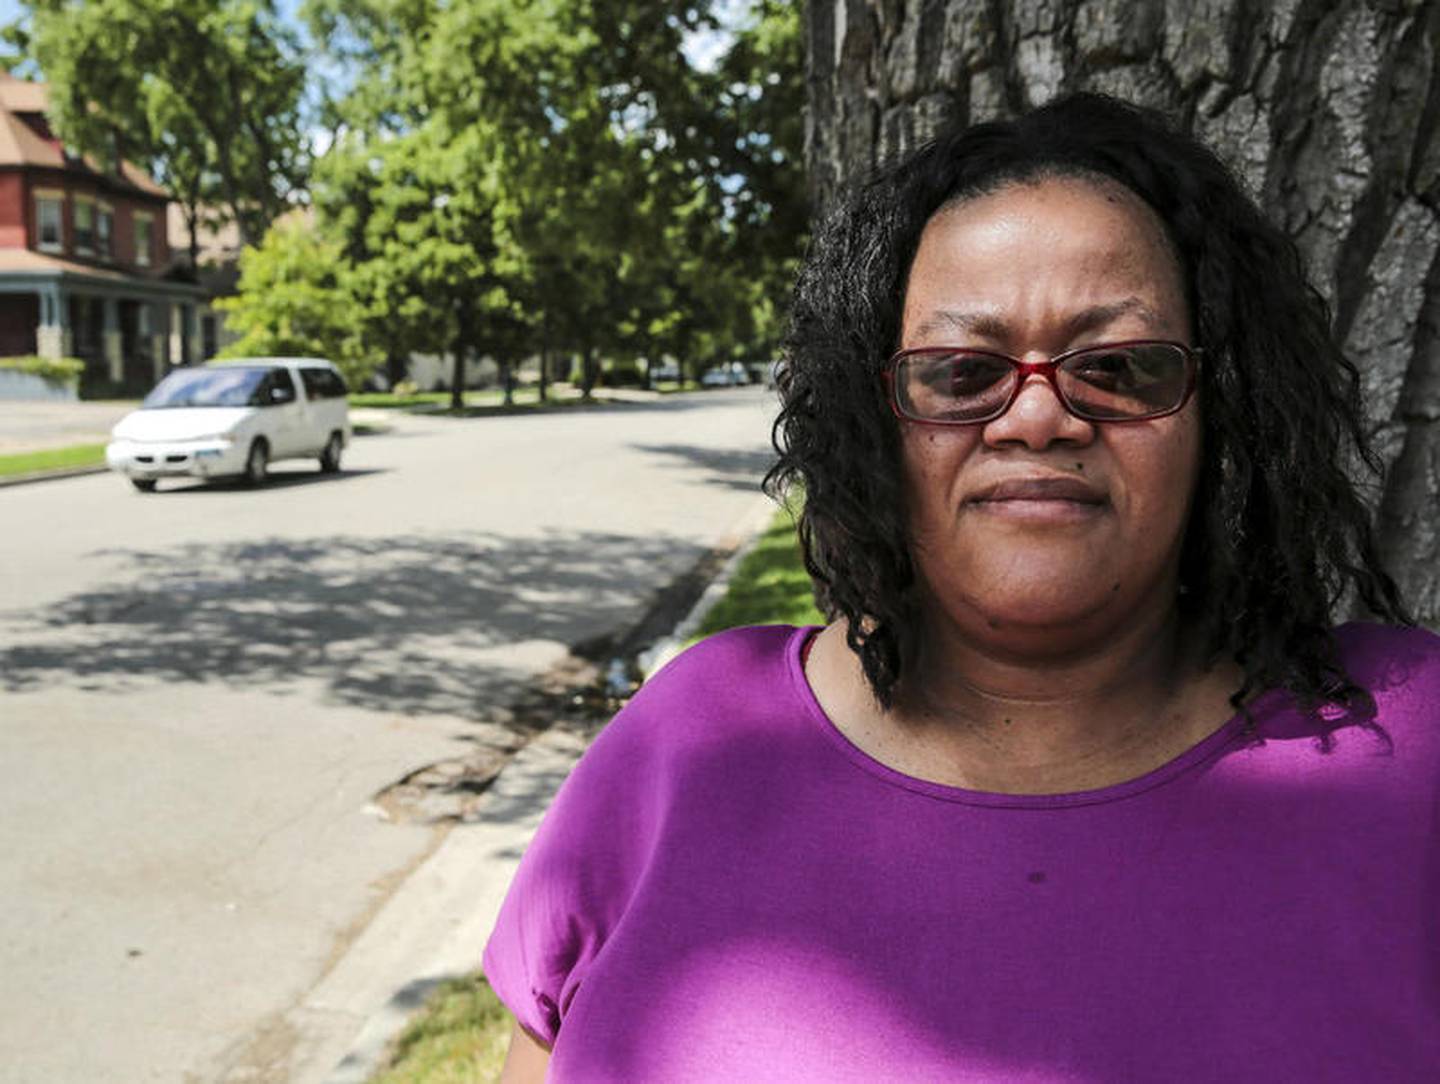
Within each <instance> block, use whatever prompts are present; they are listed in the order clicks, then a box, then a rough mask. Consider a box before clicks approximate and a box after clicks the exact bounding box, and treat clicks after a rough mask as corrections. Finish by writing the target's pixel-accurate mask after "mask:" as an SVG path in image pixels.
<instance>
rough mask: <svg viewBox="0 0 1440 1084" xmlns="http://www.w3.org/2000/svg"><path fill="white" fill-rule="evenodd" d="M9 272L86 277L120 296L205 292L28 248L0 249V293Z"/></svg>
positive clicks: (191, 296)
mask: <svg viewBox="0 0 1440 1084" xmlns="http://www.w3.org/2000/svg"><path fill="white" fill-rule="evenodd" d="M11 275H16V276H33V275H41V276H45V277H46V278H51V277H54V278H60V277H62V276H67V275H68V276H75V277H76V278H79V279H85V280H88V282H89V283H90V286H91V289H92V290H94V289H98V290H101V291H108V292H110V293H112V294H114V293H116V292H119V293H120V294H121V295H122V296H132V297H133V296H141V297H144V296H150V297H158V298H169V299H172V300H174V299H176V298H179V299H181V300H184V299H186V298H189V299H192V300H193V299H194V298H196V297H199V296H201V295H203V294H204V290H203V289H202V288H201V287H199V286H197V285H195V284H194V283H188V282H176V281H174V280H172V279H169V278H166V277H164V276H163V275H161V274H159V273H155V274H150V275H143V274H136V273H134V272H125V271H119V270H116V269H115V268H110V267H96V266H95V265H94V264H88V263H80V262H79V261H77V260H67V259H65V257H63V256H51V255H48V254H46V253H44V252H36V251H34V250H33V249H28V248H0V293H3V292H6V291H5V290H4V289H3V284H4V282H5V280H6V278H7V277H9V276H11ZM82 289H83V287H82Z"/></svg>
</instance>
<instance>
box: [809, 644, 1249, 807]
mask: <svg viewBox="0 0 1440 1084" xmlns="http://www.w3.org/2000/svg"><path fill="white" fill-rule="evenodd" d="M820 628H821V626H819V625H807V626H804V627H802V628H797V629H796V630H795V631H794V633H793V634H792V635H791V637H790V639H789V642H788V643H787V644H786V645H785V663H786V667H787V669H788V671H789V677H790V681H791V683H792V685H793V686H794V691H795V694H796V696H797V697H798V698H799V700H800V702H801V706H802V707H803V708H804V709H805V715H806V717H807V718H808V719H809V720H810V721H811V723H813V724H814V725H815V726H816V727H818V728H819V730H820V732H821V733H822V734H823V735H824V736H825V738H826V739H827V740H828V742H829V744H830V745H831V746H833V747H834V748H835V749H836V750H837V751H838V752H839V753H840V754H841V755H842V756H844V757H845V758H846V759H847V760H848V761H850V763H851V764H853V765H855V766H856V767H858V768H860V769H861V770H862V771H864V772H866V773H867V774H869V775H871V776H873V777H875V778H877V779H879V780H880V781H882V782H884V783H888V784H890V785H891V786H895V787H899V788H901V789H903V790H908V791H911V792H913V793H916V794H923V795H925V796H927V797H930V798H938V799H940V800H942V801H947V802H960V803H963V804H965V805H979V806H991V807H997V808H1007V809H1063V808H1067V807H1070V806H1089V805H1103V804H1105V803H1107V802H1116V801H1121V800H1123V799H1126V798H1132V797H1134V796H1136V795H1138V794H1143V793H1145V792H1146V791H1149V790H1154V789H1155V788H1156V787H1160V786H1163V785H1164V784H1166V783H1169V782H1171V781H1172V780H1174V779H1176V778H1178V777H1179V776H1181V775H1184V774H1185V773H1187V772H1189V771H1190V770H1191V769H1193V768H1196V767H1198V766H1200V765H1201V764H1204V763H1205V762H1206V761H1208V760H1211V759H1212V758H1214V757H1215V756H1216V755H1218V754H1219V753H1220V752H1221V751H1222V750H1223V749H1224V748H1225V747H1226V746H1228V745H1230V744H1231V743H1232V742H1233V741H1234V740H1235V739H1236V738H1238V737H1239V736H1240V734H1241V732H1242V730H1243V728H1244V725H1245V716H1244V714H1243V713H1240V712H1236V713H1235V714H1234V715H1232V716H1231V717H1230V718H1229V719H1227V720H1226V721H1225V722H1224V723H1223V724H1222V725H1221V726H1220V727H1219V728H1217V729H1216V730H1215V731H1214V732H1213V733H1211V734H1210V735H1208V736H1207V737H1205V738H1202V739H1201V740H1200V741H1199V742H1197V743H1196V744H1195V745H1192V746H1191V747H1190V748H1189V749H1187V750H1185V751H1184V752H1183V753H1181V754H1180V755H1179V756H1177V757H1175V758H1173V759H1171V760H1168V761H1166V762H1165V763H1164V764H1161V765H1160V766H1159V767H1157V768H1152V769H1151V770H1150V771H1148V772H1146V773H1145V774H1144V775H1140V776H1136V777H1135V778H1134V779H1127V780H1125V781H1124V782H1120V783H1112V784H1110V785H1109V786H1107V787H1097V788H1095V789H1093V790H1079V791H1067V792H1062V793H1054V794H1007V793H1005V792H1003V791H988V790H971V789H970V788H968V787H957V786H952V785H950V784H948V783H936V782H932V781H931V780H928V779H920V778H918V777H916V776H913V775H906V774H905V773H904V772H902V771H899V770H898V769H895V768H892V767H890V766H889V765H888V764H885V763H883V762H882V761H879V760H877V759H876V758H875V757H873V756H871V755H870V754H869V753H867V752H865V750H863V749H861V748H860V747H859V746H858V745H856V744H855V743H854V742H852V741H851V740H850V739H849V738H848V737H846V736H845V734H844V733H843V732H842V731H841V730H840V728H839V727H838V726H836V725H835V721H834V720H833V719H831V718H830V716H829V715H827V714H826V713H825V709H824V708H822V707H821V706H820V701H819V699H818V698H817V697H816V695H815V690H814V689H813V688H811V686H810V681H809V679H808V678H806V676H805V667H804V664H803V663H802V661H801V655H802V652H803V649H804V646H805V643H806V641H807V640H808V639H810V638H811V637H812V636H814V635H816V633H818V632H819V631H820ZM1271 695H1272V694H1271V693H1270V692H1266V693H1263V694H1262V695H1261V696H1259V697H1257V698H1256V699H1255V700H1254V701H1252V702H1251V704H1250V714H1251V716H1252V717H1255V718H1258V716H1259V714H1260V710H1259V709H1260V708H1261V705H1262V703H1263V702H1264V701H1266V700H1268V699H1269V698H1270V696H1271Z"/></svg>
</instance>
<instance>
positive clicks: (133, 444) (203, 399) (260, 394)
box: [105, 358, 351, 493]
mask: <svg viewBox="0 0 1440 1084" xmlns="http://www.w3.org/2000/svg"><path fill="white" fill-rule="evenodd" d="M350 436H351V429H350V415H349V405H348V401H347V399H346V387H345V380H344V378H343V377H342V376H341V375H340V372H339V370H337V369H336V368H335V366H334V365H332V364H330V362H328V361H325V360H323V359H321V358H236V359H233V360H229V361H223V362H211V363H209V364H206V365H197V366H186V367H183V368H179V369H175V370H173V371H172V372H171V373H170V374H169V375H167V376H166V377H165V379H163V380H161V381H160V383H158V384H156V385H155V387H154V389H153V390H152V391H151V392H150V394H149V395H147V396H146V397H145V399H144V401H143V402H142V403H141V404H140V409H139V410H135V411H132V412H131V413H129V414H127V415H126V416H125V417H124V418H122V419H120V422H119V424H117V425H116V426H115V428H114V429H113V430H111V433H110V437H111V439H110V443H109V444H108V445H107V446H106V448H105V462H106V463H107V464H108V465H109V467H110V469H111V470H115V471H119V472H120V473H121V474H124V475H125V476H126V477H128V478H129V479H130V482H131V484H133V485H134V486H135V488H136V489H138V490H140V492H142V493H150V492H152V491H153V490H154V489H155V485H156V483H157V482H158V481H159V480H160V479H161V478H166V477H177V476H190V477H197V478H223V477H229V476H239V477H242V478H244V479H245V481H247V482H249V483H250V484H251V485H259V484H260V483H261V482H263V481H265V478H266V476H267V474H268V473H269V470H270V464H271V463H274V462H275V461H276V460H280V459H303V458H311V457H314V458H316V459H318V460H319V461H320V469H321V470H322V471H326V472H332V473H333V472H335V471H338V470H339V469H340V456H341V454H342V453H343V452H344V450H345V446H346V445H347V444H349V443H350Z"/></svg>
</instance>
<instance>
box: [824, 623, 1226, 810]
mask: <svg viewBox="0 0 1440 1084" xmlns="http://www.w3.org/2000/svg"><path fill="white" fill-rule="evenodd" d="M1098 642H1100V643H1103V645H1104V646H1103V647H1094V648H1087V647H1086V646H1085V645H1075V646H1074V648H1073V649H1072V650H1070V651H1067V652H1059V653H1056V652H1051V653H1049V654H1047V655H1045V656H1043V657H1040V658H1038V659H1037V658H1036V657H1034V656H1032V657H1031V658H1029V659H1026V658H1024V657H1022V656H1019V655H1017V654H1015V653H1013V652H1010V651H995V650H987V649H986V648H985V647H984V646H983V645H982V644H981V643H979V642H978V641H977V640H975V639H972V638H969V637H967V636H965V635H964V634H963V632H962V630H960V629H959V628H956V627H953V626H943V625H942V626H940V627H935V626H933V625H932V626H931V627H930V628H929V629H927V634H926V636H925V637H924V641H923V646H922V648H921V651H920V653H919V657H918V658H917V659H916V660H915V661H914V664H913V666H912V669H911V671H910V673H908V674H907V675H906V676H905V678H904V679H903V681H902V683H901V685H900V687H899V688H897V695H896V701H895V704H894V705H893V707H892V708H891V709H890V710H888V711H886V710H884V709H881V708H880V706H879V705H878V704H877V703H876V702H875V701H874V699H873V697H870V696H869V690H868V687H866V686H865V685H864V680H863V674H862V673H861V671H860V667H859V660H858V659H856V658H855V656H854V654H853V653H852V652H850V651H849V650H848V648H846V647H845V644H844V635H843V631H842V630H840V629H838V628H836V627H833V626H832V628H831V629H829V630H826V633H824V634H822V637H821V640H820V641H819V642H817V646H816V650H815V652H814V653H813V655H812V662H811V666H810V667H809V668H807V673H810V674H811V676H812V686H814V687H815V689H816V694H817V697H819V698H820V700H821V706H822V707H824V708H825V709H826V711H827V713H828V714H830V716H831V719H832V720H833V721H834V722H835V723H836V725H837V726H838V727H839V728H840V729H841V732H842V733H844V734H845V735H846V736H847V737H848V738H850V740H851V741H852V742H854V743H855V744H857V745H859V746H860V747H861V748H862V749H864V750H865V751H866V752H867V753H870V754H871V755H872V756H875V757H876V759H878V760H880V761H881V762H882V763H886V764H889V765H890V766H891V767H894V768H896V769H897V770H899V771H903V772H905V773H906V774H910V775H917V776H919V777H921V778H927V779H931V780H933V781H935V782H943V783H949V784H951V785H955V786H963V787H967V788H970V789H974V790H989V791H1000V792H1009V793H1019V794H1026V793H1064V792H1067V791H1077V790H1090V789H1095V788H1098V787H1103V786H1109V785H1112V784H1114V783H1119V782H1123V781H1125V780H1127V779H1133V778H1136V777H1138V776H1140V775H1144V774H1145V773H1146V772H1148V771H1151V770H1153V769H1154V768H1157V767H1159V766H1160V765H1162V764H1164V763H1166V762H1167V761H1169V760H1171V759H1173V758H1174V757H1176V756H1178V755H1180V754H1181V753H1183V752H1184V751H1185V750H1186V749H1188V748H1190V747H1191V746H1193V745H1194V744H1196V743H1197V742H1198V741H1201V740H1203V739H1204V738H1205V737H1207V736H1208V735H1209V734H1211V733H1213V732H1214V731H1215V730H1216V729H1217V728H1218V727H1219V726H1221V725H1223V723H1224V722H1225V720H1226V719H1228V718H1229V716H1230V714H1231V709H1230V708H1229V705H1228V698H1229V695H1230V694H1231V692H1233V691H1234V689H1235V688H1236V687H1238V684H1239V675H1238V670H1237V668H1235V667H1233V666H1220V667H1214V668H1212V669H1209V670H1206V669H1204V668H1203V667H1202V665H1201V660H1200V658H1199V655H1198V652H1197V651H1196V650H1195V649H1194V646H1193V644H1191V643H1189V642H1188V638H1187V637H1185V636H1183V635H1182V630H1181V628H1180V624H1179V621H1178V619H1177V618H1176V616H1175V615H1174V613H1173V612H1169V613H1164V614H1160V615H1157V616H1156V617H1155V618H1154V619H1152V620H1150V621H1145V622H1137V623H1133V624H1132V625H1130V626H1129V627H1128V628H1127V629H1126V630H1124V631H1123V632H1121V631H1119V630H1116V631H1114V632H1113V633H1112V634H1111V635H1108V636H1105V637H1103V638H1101V639H1100V640H1099V641H1098ZM836 648H838V649H839V650H840V651H842V652H843V654H844V656H845V658H839V657H837V655H836V654H835V649H836ZM840 667H844V668H845V669H846V670H848V671H849V672H848V674H841V672H840ZM822 686H823V687H824V689H825V690H826V692H827V693H828V694H829V695H830V698H831V703H827V702H826V696H825V695H822ZM841 716H843V718H842V717H841Z"/></svg>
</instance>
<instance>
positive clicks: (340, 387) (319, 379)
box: [300, 369, 346, 399]
mask: <svg viewBox="0 0 1440 1084" xmlns="http://www.w3.org/2000/svg"><path fill="white" fill-rule="evenodd" d="M300 379H301V380H303V381H304V382H305V394H306V395H307V396H309V397H310V398H311V399H343V398H345V394H346V391H345V381H344V380H342V379H341V378H340V374H339V373H337V372H335V371H334V370H333V369H301V370H300Z"/></svg>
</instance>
